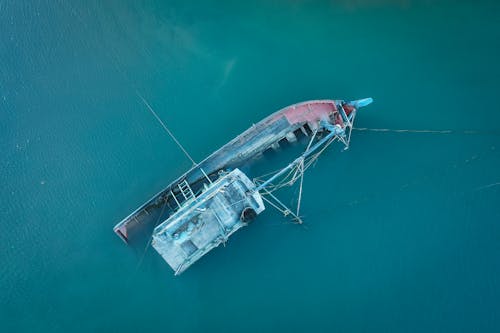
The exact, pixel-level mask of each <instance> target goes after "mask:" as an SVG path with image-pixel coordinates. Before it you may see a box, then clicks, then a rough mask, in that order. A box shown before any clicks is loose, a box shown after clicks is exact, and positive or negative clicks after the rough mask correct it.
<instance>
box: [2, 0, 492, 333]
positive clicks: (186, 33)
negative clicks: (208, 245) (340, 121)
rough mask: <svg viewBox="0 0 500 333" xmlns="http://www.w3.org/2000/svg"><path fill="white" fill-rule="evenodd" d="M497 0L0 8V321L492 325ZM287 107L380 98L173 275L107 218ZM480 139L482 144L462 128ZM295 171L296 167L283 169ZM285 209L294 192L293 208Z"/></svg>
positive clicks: (60, 326) (158, 327)
mask: <svg viewBox="0 0 500 333" xmlns="http://www.w3.org/2000/svg"><path fill="white" fill-rule="evenodd" d="M499 14H500V5H499V4H498V3H497V2H495V1H478V2H468V1H439V2H437V1H422V2H416V1H411V0H407V1H390V0H387V1H367V0H366V1H362V0H359V1H331V2H312V1H276V2H273V3H272V4H270V3H268V2H266V1H262V2H225V1H219V2H203V3H202V4H201V3H192V4H186V3H185V2H184V1H177V2H167V1H141V2H138V1H132V0H124V1H95V0H90V1H86V2H85V5H80V4H74V2H72V1H29V2H28V1H26V2H23V1H3V2H0V31H1V33H0V151H1V152H2V158H1V159H0V184H1V187H0V222H1V227H2V229H1V233H0V243H1V244H2V245H1V251H0V263H1V266H0V331H2V332H28V331H29V332H42V331H43V332H45V331H46V332H68V331H71V332H89V331H90V332H136V331H142V332H177V331H182V332H188V331H203V332H215V331H217V332H237V331H243V332H244V331H248V332H254V331H261V332H271V331H288V332H294V331H312V332H316V331H328V332H428V331H433V332H444V331H446V332H472V331H474V332H476V331H477V332H494V331H499V329H500V321H499V318H500V304H499V299H500V283H499V274H500V264H499V262H500V261H499V256H500V245H499V244H500V243H499V241H500V200H499V199H500V186H498V182H500V173H499V169H500V168H499V167H500V136H499V135H498V133H499V130H500V125H499V121H500V107H499V106H498V96H499V79H500V64H499V62H498V59H499V58H500V21H498V17H499ZM136 89H137V90H139V91H140V92H141V93H142V94H143V95H144V96H145V97H146V99H148V101H149V102H150V103H151V105H152V106H153V107H154V108H155V110H156V111H157V112H158V113H159V114H160V116H161V117H162V118H163V119H164V120H165V121H166V122H167V123H168V124H169V126H170V128H171V130H172V131H174V132H175V133H176V135H177V137H178V138H179V139H180V140H181V141H182V143H183V144H184V145H185V147H186V148H187V149H188V150H189V152H190V153H191V154H192V155H193V157H194V158H195V159H198V160H200V159H201V158H203V157H205V156H206V155H208V154H209V153H210V152H212V151H213V150H215V149H216V148H218V147H219V146H221V145H222V144H224V143H225V142H227V141H228V140H230V139H231V138H232V137H234V136H235V135H237V134H238V133H240V132H241V131H243V130H244V129H246V128H247V127H248V126H249V125H250V124H252V123H254V122H257V121H259V120H260V119H261V118H263V117H265V116H266V115H268V114H269V113H271V112H274V111H275V110H277V109H279V108H281V107H284V106H286V105H289V104H292V103H295V102H299V101H303V100H308V99H316V98H339V99H356V98H363V97H368V96H371V97H373V98H374V99H375V103H374V104H373V105H371V106H369V107H367V108H366V109H362V112H360V113H359V114H358V117H357V125H358V126H359V127H370V128H403V129H408V128H410V129H434V130H441V129H452V130H457V131H458V132H457V133H454V134H410V133H377V132H356V133H354V135H353V137H352V141H351V149H350V150H349V151H347V152H341V151H340V147H338V146H337V147H335V148H333V149H331V150H330V151H329V152H328V153H327V154H325V155H324V156H323V157H322V159H321V160H320V161H319V162H318V164H317V165H316V167H315V168H314V169H312V170H311V171H310V172H309V173H308V174H307V177H306V180H305V185H304V191H305V194H304V198H303V206H302V212H303V214H304V219H305V221H306V225H305V227H299V226H296V225H292V224H289V223H285V222H286V220H284V219H283V218H281V217H280V216H279V215H278V214H277V213H275V212H273V211H271V210H268V211H267V212H266V214H264V215H261V216H260V217H259V219H258V220H257V222H256V223H254V224H253V225H252V226H251V227H248V228H246V229H243V230H242V231H240V232H239V233H237V234H235V235H234V237H232V238H231V239H230V241H229V243H228V245H227V246H226V248H218V249H216V250H214V251H213V252H211V253H210V254H209V255H207V256H206V257H205V258H203V259H202V260H201V261H200V262H198V263H197V264H196V265H194V266H193V267H192V268H190V269H189V270H188V271H187V272H186V273H184V274H183V275H181V276H180V277H174V276H173V274H172V272H171V271H170V268H169V267H168V266H167V265H166V264H165V263H164V262H163V261H162V260H161V259H160V257H159V256H158V255H157V254H156V253H155V252H154V251H153V250H151V249H148V251H146V252H145V254H143V252H142V251H137V250H134V249H130V248H128V247H126V246H125V245H124V244H123V243H122V242H121V240H120V239H119V238H118V237H116V236H115V235H114V233H113V232H112V227H113V225H114V224H115V223H116V222H118V221H119V220H121V219H122V218H123V217H124V216H126V215H128V214H129V213H130V212H131V211H132V210H133V209H135V208H136V207H137V206H138V205H140V204H141V203H142V202H143V201H145V200H146V199H148V198H149V197H150V196H151V195H152V194H154V193H156V192H157V191H158V190H160V189H161V188H162V187H163V186H165V185H166V184H168V183H169V182H170V181H171V180H173V179H174V178H176V177H177V176H178V175H179V174H180V173H182V172H183V171H184V170H185V169H186V168H188V167H189V166H190V163H189V161H188V160H187V159H186V158H184V157H183V155H182V153H181V152H180V151H179V149H177V147H176V146H175V144H174V143H173V142H172V141H171V140H170V139H169V137H168V136H167V135H166V134H165V132H164V131H163V130H162V129H161V127H160V126H159V125H158V123H157V122H156V121H155V120H154V118H153V117H152V116H151V114H150V113H148V111H147V110H146V108H145V107H144V105H142V104H141V103H140V100H139V99H138V98H137V96H136V95H135V90H136ZM463 130H477V131H480V133H479V134H463V133H461V132H460V131H463ZM284 162H285V161H284ZM284 200H285V201H287V202H292V203H293V199H292V198H291V197H289V196H285V197H284Z"/></svg>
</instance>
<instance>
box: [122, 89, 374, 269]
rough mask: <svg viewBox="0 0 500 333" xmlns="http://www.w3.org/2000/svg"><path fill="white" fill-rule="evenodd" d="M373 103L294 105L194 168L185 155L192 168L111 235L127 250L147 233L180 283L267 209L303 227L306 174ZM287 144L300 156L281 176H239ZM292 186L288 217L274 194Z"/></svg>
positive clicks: (345, 143) (345, 140)
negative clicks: (297, 147)
mask: <svg viewBox="0 0 500 333" xmlns="http://www.w3.org/2000/svg"><path fill="white" fill-rule="evenodd" d="M144 102H145V103H146V105H147V106H148V108H150V106H149V104H147V102H146V101H144ZM371 102H372V99H371V98H365V99H361V100H356V101H351V102H346V101H343V100H314V101H307V102H302V103H298V104H295V105H291V106H288V107H286V108H284V109H281V110H279V111H277V112H275V113H273V114H271V115H270V116H268V117H267V118H265V119H263V120H262V121H260V122H258V123H256V124H254V125H252V126H251V127H250V128H249V129H247V130H246V131H244V132H243V133H241V134H240V135H238V136H237V137H236V138H234V139H233V140H231V141H230V142H228V143H227V144H226V145H224V146H223V147H221V148H220V149H219V150H217V151H215V152H214V153H212V154H211V155H210V156H208V157H207V158H205V159H204V160H203V161H201V162H199V163H197V162H194V160H192V159H191V158H190V156H189V155H187V156H188V157H189V158H190V159H191V160H192V161H193V166H192V168H191V169H189V170H188V171H187V172H186V173H184V174H183V175H181V176H180V177H178V178H177V179H176V180H174V181H173V182H171V183H170V184H169V185H168V186H166V187H165V188H164V189H163V190H162V191H160V192H159V193H157V194H156V195H154V196H153V197H152V198H151V199H149V200H148V201H146V202H145V203H144V204H143V205H141V206H140V207H139V208H137V209H136V210H135V211H134V212H132V213H131V214H130V215H129V216H127V217H126V218H125V219H123V220H122V221H121V222H119V223H118V224H117V225H116V226H115V227H114V229H113V230H114V232H115V233H116V234H117V235H118V236H119V237H120V238H121V239H122V240H124V241H125V242H129V241H130V240H131V239H132V238H133V237H134V235H136V234H137V233H138V232H139V231H140V230H144V229H145V228H149V230H152V235H151V245H152V247H153V248H154V249H155V250H156V251H157V252H158V253H159V254H160V255H161V256H162V257H163V259H164V260H165V261H166V262H167V263H168V264H169V265H170V267H172V269H173V270H174V272H175V274H176V275H178V274H180V273H182V272H183V271H185V270H186V269H187V268H189V267H190V266H191V265H192V264H193V263H195V262H196V261H197V260H198V259H200V258H201V257H202V256H203V255H205V254H206V253H208V252H209V251H210V250H212V249H213V248H215V247H217V246H219V245H220V244H222V243H225V242H226V241H227V239H228V237H229V236H231V235H232V234H233V233H234V232H235V231H237V230H238V229H240V228H242V227H244V226H246V225H248V224H249V223H250V222H251V221H252V220H254V219H255V218H256V217H257V216H258V215H259V214H261V213H262V212H263V211H264V210H265V207H266V206H265V204H268V205H269V206H270V207H273V208H276V209H278V210H279V211H280V212H282V213H283V214H284V215H285V216H288V217H290V218H292V219H293V220H294V221H296V222H297V223H302V220H301V218H300V202H301V196H302V180H303V175H304V171H305V170H306V169H307V168H308V167H309V166H311V165H312V163H314V162H315V161H316V160H317V158H318V157H319V156H320V154H321V153H322V152H323V151H324V150H325V149H326V148H327V147H329V146H330V145H331V144H332V143H334V142H339V143H340V144H342V145H343V146H344V147H345V148H346V149H347V148H348V147H349V143H350V138H351V132H352V128H353V124H354V120H355V117H356V111H357V110H358V109H359V108H360V107H363V106H366V105H368V104H370V103H371ZM150 109H151V108H150ZM151 111H153V110H152V109H151ZM155 116H156V114H155ZM157 118H158V117H157ZM158 120H159V119H158ZM160 122H161V121H160ZM162 125H163V123H162ZM164 127H165V126H164ZM165 129H167V128H165ZM167 131H168V129H167ZM169 134H171V133H170V131H169ZM174 140H175V141H176V142H177V143H178V141H177V140H176V139H175V138H174ZM290 143H293V144H303V147H304V148H303V149H302V151H301V153H300V154H299V156H297V157H296V158H295V159H293V160H292V161H291V162H288V163H287V164H286V165H285V166H283V167H282V168H280V169H278V170H274V171H272V172H270V173H267V174H266V176H264V177H256V176H255V175H249V174H247V173H245V172H244V171H242V170H245V166H246V165H247V164H248V163H252V161H254V160H255V159H258V158H259V157H260V156H262V155H263V154H265V153H266V151H269V150H279V149H280V146H282V145H285V144H290ZM178 144H179V143H178ZM179 145H180V144H179ZM180 147H181V148H182V149H183V151H184V148H183V147H182V146H180ZM186 154H187V153H186ZM296 183H299V184H300V188H299V195H298V202H297V207H296V209H290V208H289V207H288V206H287V205H285V204H284V203H283V202H282V201H281V200H280V199H278V198H277V197H276V195H275V194H274V193H275V190H277V189H279V188H280V187H284V186H291V185H293V184H296Z"/></svg>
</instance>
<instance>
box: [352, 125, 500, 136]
mask: <svg viewBox="0 0 500 333" xmlns="http://www.w3.org/2000/svg"><path fill="white" fill-rule="evenodd" d="M352 130H353V131H364V132H391V133H430V134H489V135H500V132H499V131H478V130H429V129H423V130H416V129H393V128H368V127H353V128H352Z"/></svg>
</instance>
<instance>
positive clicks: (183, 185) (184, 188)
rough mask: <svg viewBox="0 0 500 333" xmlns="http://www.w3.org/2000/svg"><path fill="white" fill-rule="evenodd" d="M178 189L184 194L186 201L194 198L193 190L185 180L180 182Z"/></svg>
mask: <svg viewBox="0 0 500 333" xmlns="http://www.w3.org/2000/svg"><path fill="white" fill-rule="evenodd" d="M177 187H178V188H179V190H180V191H181V193H182V196H183V197H184V199H186V201H188V200H189V199H191V198H193V197H194V193H193V190H192V189H191V186H189V183H188V182H187V181H186V180H185V179H184V180H183V181H182V182H180V183H179V184H178V185H177Z"/></svg>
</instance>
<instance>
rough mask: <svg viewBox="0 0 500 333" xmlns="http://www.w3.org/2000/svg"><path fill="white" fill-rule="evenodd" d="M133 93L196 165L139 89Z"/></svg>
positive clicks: (194, 163)
mask: <svg viewBox="0 0 500 333" xmlns="http://www.w3.org/2000/svg"><path fill="white" fill-rule="evenodd" d="M135 93H136V95H137V96H138V97H139V98H140V99H141V100H142V102H143V103H144V105H146V107H147V108H148V110H149V111H150V112H151V114H152V115H153V116H154V117H155V118H156V120H158V122H159V123H160V125H161V126H162V127H163V129H164V130H165V131H166V132H167V133H168V135H170V137H171V138H172V140H174V142H175V143H176V144H177V146H179V148H180V149H181V150H182V152H183V153H184V155H186V157H187V158H188V159H189V160H190V161H191V162H193V165H197V163H196V162H195V161H194V159H193V158H192V157H191V155H189V153H188V152H187V150H186V149H185V148H184V146H183V145H182V144H181V143H180V142H179V140H177V138H176V137H175V135H174V133H172V131H171V130H170V129H169V128H168V127H167V125H165V123H164V122H163V121H162V120H161V118H160V117H159V116H158V114H157V113H156V112H155V111H154V110H153V108H152V107H151V105H149V103H148V101H146V99H145V98H144V97H143V96H142V95H141V93H140V92H139V90H137V88H136V89H135Z"/></svg>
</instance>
